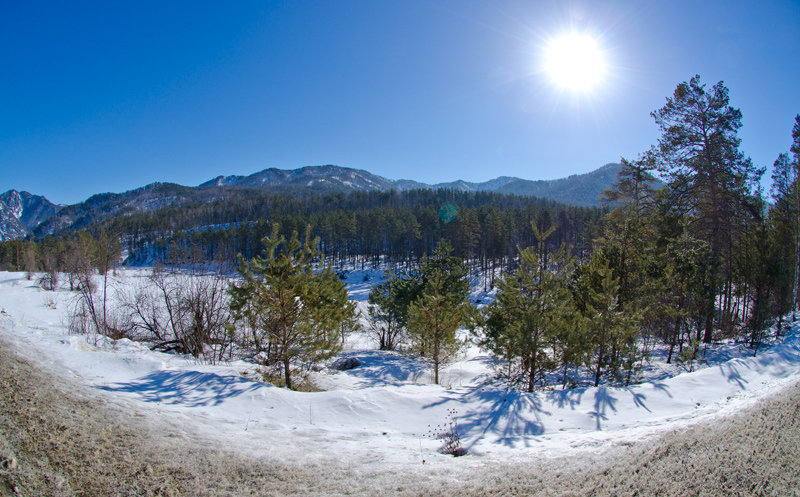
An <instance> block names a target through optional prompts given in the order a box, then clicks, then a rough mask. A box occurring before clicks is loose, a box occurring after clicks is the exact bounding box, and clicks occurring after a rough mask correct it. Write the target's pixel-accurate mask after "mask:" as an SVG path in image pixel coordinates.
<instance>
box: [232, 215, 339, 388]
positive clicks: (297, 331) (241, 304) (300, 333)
mask: <svg viewBox="0 0 800 497" xmlns="http://www.w3.org/2000/svg"><path fill="white" fill-rule="evenodd" d="M278 229H279V228H278V226H277V225H276V226H275V227H274V228H273V231H272V235H270V236H269V237H267V238H265V239H264V240H263V243H264V245H265V246H266V249H265V250H264V253H263V256H257V257H255V258H254V259H253V260H252V261H251V262H250V263H248V262H247V261H245V260H244V259H242V260H241V264H240V268H239V274H240V276H241V278H242V281H240V282H237V283H235V284H233V285H231V287H230V290H229V291H230V294H231V299H232V303H231V308H232V310H233V311H234V313H235V314H236V315H237V318H238V319H247V321H248V323H249V325H250V326H251V327H253V328H257V329H260V330H263V331H264V332H265V334H266V335H267V336H268V340H269V342H270V345H271V347H272V349H271V350H272V352H273V357H274V358H275V360H276V362H277V365H279V366H280V367H281V368H282V369H283V371H282V373H283V379H284V383H285V385H286V387H287V388H292V386H293V383H292V369H293V366H294V365H295V363H296V362H302V363H306V364H313V363H316V362H319V361H320V360H323V359H325V358H327V357H330V356H332V355H333V354H335V353H336V352H338V350H339V347H340V345H339V333H340V330H339V326H340V324H341V323H342V321H344V320H345V319H347V318H348V317H350V316H352V314H353V307H352V304H350V303H349V302H347V293H346V290H345V287H344V283H342V282H341V280H339V278H338V277H336V275H335V274H334V273H333V272H332V271H331V269H330V266H327V267H325V268H324V269H322V270H321V271H320V272H315V271H314V263H315V260H316V259H318V257H319V255H320V252H319V249H318V244H319V239H317V238H314V239H312V238H311V235H310V234H311V229H310V227H309V228H308V229H307V230H306V236H305V239H304V240H303V241H301V240H300V238H299V237H298V235H297V232H294V233H293V235H292V237H291V239H289V240H288V241H287V240H286V238H285V237H284V236H280V235H278Z"/></svg>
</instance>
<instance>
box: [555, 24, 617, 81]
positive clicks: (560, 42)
mask: <svg viewBox="0 0 800 497" xmlns="http://www.w3.org/2000/svg"><path fill="white" fill-rule="evenodd" d="M604 66H605V65H604V62H603V54H602V53H601V51H600V49H599V48H598V46H597V42H596V41H595V40H593V39H592V38H590V37H588V36H584V35H578V34H570V35H566V36H563V37H561V38H557V39H555V40H553V41H552V42H551V43H550V44H549V46H548V47H547V52H546V62H545V68H546V70H547V72H548V74H550V77H551V78H552V79H553V81H554V82H555V83H556V84H557V85H558V86H560V87H562V88H567V89H572V90H588V89H590V88H592V86H594V85H595V84H596V83H597V82H598V81H599V80H600V78H601V77H602V75H603V71H604V69H605V67H604Z"/></svg>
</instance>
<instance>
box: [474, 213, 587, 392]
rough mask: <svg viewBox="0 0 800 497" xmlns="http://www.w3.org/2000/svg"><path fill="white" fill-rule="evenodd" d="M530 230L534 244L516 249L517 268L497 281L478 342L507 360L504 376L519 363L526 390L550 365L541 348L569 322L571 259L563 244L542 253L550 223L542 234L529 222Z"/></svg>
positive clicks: (555, 339)
mask: <svg viewBox="0 0 800 497" xmlns="http://www.w3.org/2000/svg"><path fill="white" fill-rule="evenodd" d="M532 228H533V232H534V234H535V236H536V238H537V240H538V242H539V243H538V246H537V248H536V249H534V248H533V247H528V248H526V249H523V250H520V252H519V267H518V268H517V270H516V271H514V273H512V274H508V275H505V276H504V277H502V278H501V279H500V280H499V281H498V288H499V292H498V294H497V298H496V299H495V301H494V302H493V303H492V304H490V305H489V306H488V308H487V311H486V335H485V338H484V340H483V343H482V345H484V346H486V347H488V348H489V349H490V350H492V352H493V353H494V354H495V355H496V356H498V357H501V358H503V359H504V360H505V361H507V366H508V368H509V375H510V374H511V366H512V363H513V362H515V361H520V363H521V364H520V365H521V369H522V371H523V372H524V373H525V376H527V390H528V391H529V392H533V391H534V389H535V388H536V384H537V382H538V381H539V379H540V377H541V376H542V375H543V373H544V371H545V370H546V369H551V368H554V367H555V366H556V362H555V361H551V360H549V358H548V356H547V348H548V346H549V345H550V344H551V343H552V344H555V345H554V347H553V348H558V343H559V342H560V341H563V338H564V337H565V335H566V333H567V332H568V331H569V328H570V325H571V323H569V318H568V316H570V315H571V314H573V309H572V307H571V303H572V301H571V298H570V293H569V291H568V289H567V280H568V278H569V276H570V272H571V267H572V259H571V258H570V257H569V256H568V255H567V253H566V247H565V246H563V245H562V246H561V248H560V249H559V250H558V251H557V252H556V253H555V254H547V251H546V246H547V245H546V242H547V238H548V237H549V236H550V235H552V234H553V232H554V231H555V227H551V228H550V229H548V230H547V231H545V232H541V231H540V230H539V228H537V227H536V225H535V224H533V225H532ZM564 350H565V351H566V350H567V348H566V346H565V347H564ZM569 350H571V349H569ZM565 367H566V366H565ZM509 381H510V378H509Z"/></svg>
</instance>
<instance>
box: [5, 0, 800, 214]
mask: <svg viewBox="0 0 800 497" xmlns="http://www.w3.org/2000/svg"><path fill="white" fill-rule="evenodd" d="M570 31H572V32H577V33H585V34H587V35H588V36H591V37H592V38H594V39H596V40H597V44H598V48H599V49H600V50H601V52H602V54H603V57H604V60H605V64H606V66H607V69H606V71H605V75H604V77H603V79H602V81H601V82H599V83H598V84H596V85H594V86H593V87H592V88H591V89H590V90H589V91H587V92H583V93H576V92H572V91H569V90H568V89H564V88H561V87H559V86H557V85H555V84H554V83H553V81H552V79H551V78H550V76H549V74H548V73H546V72H544V71H543V70H542V67H543V57H544V53H545V47H546V46H547V44H548V43H549V42H550V41H552V40H554V39H556V38H557V37H559V36H560V35H561V34H563V33H565V32H570ZM798 61H800V3H799V2H797V1H764V2H754V1H738V2H737V1H732V0H719V1H708V2H704V1H700V0H697V1H676V0H669V1H666V0H663V1H639V0H632V1H623V0H616V1H595V0H585V1H566V0H560V1H532V0H530V1H494V2H487V1H471V0H402V1H396V0H363V1H362V0H318V1H303V0H291V1H289V0H287V1H257V2H248V1H234V2H207V1H191V2H178V1H134V2H109V1H105V0H104V1H98V2H83V1H79V2H63V1H52V2H47V1H41V2H40V1H35V0H31V1H23V2H11V1H4V2H0V173H1V174H0V192H2V191H6V190H9V189H12V188H13V189H17V190H27V191H29V192H31V193H35V194H40V195H45V196H46V197H47V198H49V199H50V200H52V201H54V202H58V203H74V202H78V201H81V200H84V199H86V198H87V197H89V196H90V195H92V194H94V193H101V192H108V191H111V192H120V191H125V190H128V189H132V188H136V187H139V186H143V185H145V184H148V183H152V182H154V181H170V182H175V183H180V184H184V185H197V184H199V183H201V182H203V181H206V180H208V179H211V178H213V177H215V176H217V175H220V174H224V175H228V174H242V175H247V174H251V173H254V172H256V171H260V170H262V169H266V168H269V167H278V168H282V169H295V168H298V167H302V166H307V165H321V164H337V165H340V166H345V167H353V168H360V169H366V170H368V171H370V172H373V173H375V174H379V175H381V176H385V177H388V178H392V179H415V180H419V181H424V182H429V183H433V182H441V181H451V180H455V179H464V180H467V181H485V180H488V179H491V178H494V177H497V176H502V175H505V176H519V177H523V178H527V179H551V178H558V177H563V176H567V175H570V174H579V173H585V172H588V171H591V170H594V169H596V168H598V167H599V166H601V165H603V164H605V163H607V162H612V161H618V160H619V158H620V157H621V156H624V157H626V158H635V157H636V156H637V155H638V154H639V153H640V152H642V151H644V150H646V149H647V148H649V147H650V145H651V144H654V143H655V142H656V140H657V139H658V130H657V128H656V126H655V124H654V123H653V120H652V118H651V117H650V115H649V114H650V112H651V111H653V110H655V109H657V108H659V107H661V106H662V105H663V104H664V102H665V98H666V97H667V96H668V95H670V94H671V93H672V91H673V90H674V88H675V86H676V85H677V84H678V83H680V82H681V81H688V80H689V79H690V78H691V77H692V76H693V75H694V74H700V76H701V78H702V81H703V82H704V83H706V84H707V85H708V86H709V87H710V86H712V85H713V84H714V83H716V82H717V81H720V80H723V81H724V82H725V84H726V85H727V86H728V88H729V89H730V95H731V103H732V105H733V106H735V107H738V108H740V109H741V110H742V112H743V114H744V121H743V122H744V127H743V129H742V131H741V135H740V136H741V137H742V139H743V143H742V148H743V150H744V151H745V153H746V154H748V155H750V156H751V157H752V159H753V161H754V162H755V163H756V164H758V165H763V166H770V165H771V164H772V162H773V161H774V160H775V158H776V157H777V155H778V154H779V153H780V152H783V151H786V150H788V148H789V144H790V131H791V127H792V123H793V120H794V116H795V115H796V114H797V113H800V62H798ZM768 174H769V173H768ZM766 184H767V185H769V181H767V182H766Z"/></svg>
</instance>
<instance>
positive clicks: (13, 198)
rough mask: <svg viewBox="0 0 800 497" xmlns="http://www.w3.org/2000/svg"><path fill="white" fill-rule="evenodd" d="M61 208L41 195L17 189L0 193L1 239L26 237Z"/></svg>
mask: <svg viewBox="0 0 800 497" xmlns="http://www.w3.org/2000/svg"><path fill="white" fill-rule="evenodd" d="M59 209H60V207H59V206H57V205H55V204H53V203H52V202H50V201H49V200H47V199H46V198H44V197H42V196H39V195H33V194H31V193H28V192H18V191H16V190H9V191H7V192H5V193H3V194H2V195H0V241H4V240H14V239H18V238H24V237H25V236H26V235H27V234H28V233H29V232H30V231H31V230H32V229H34V228H35V227H37V226H38V225H39V224H40V223H41V222H43V221H45V220H47V219H49V218H51V217H52V216H53V215H54V214H55V213H56V212H58V210H59Z"/></svg>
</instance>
